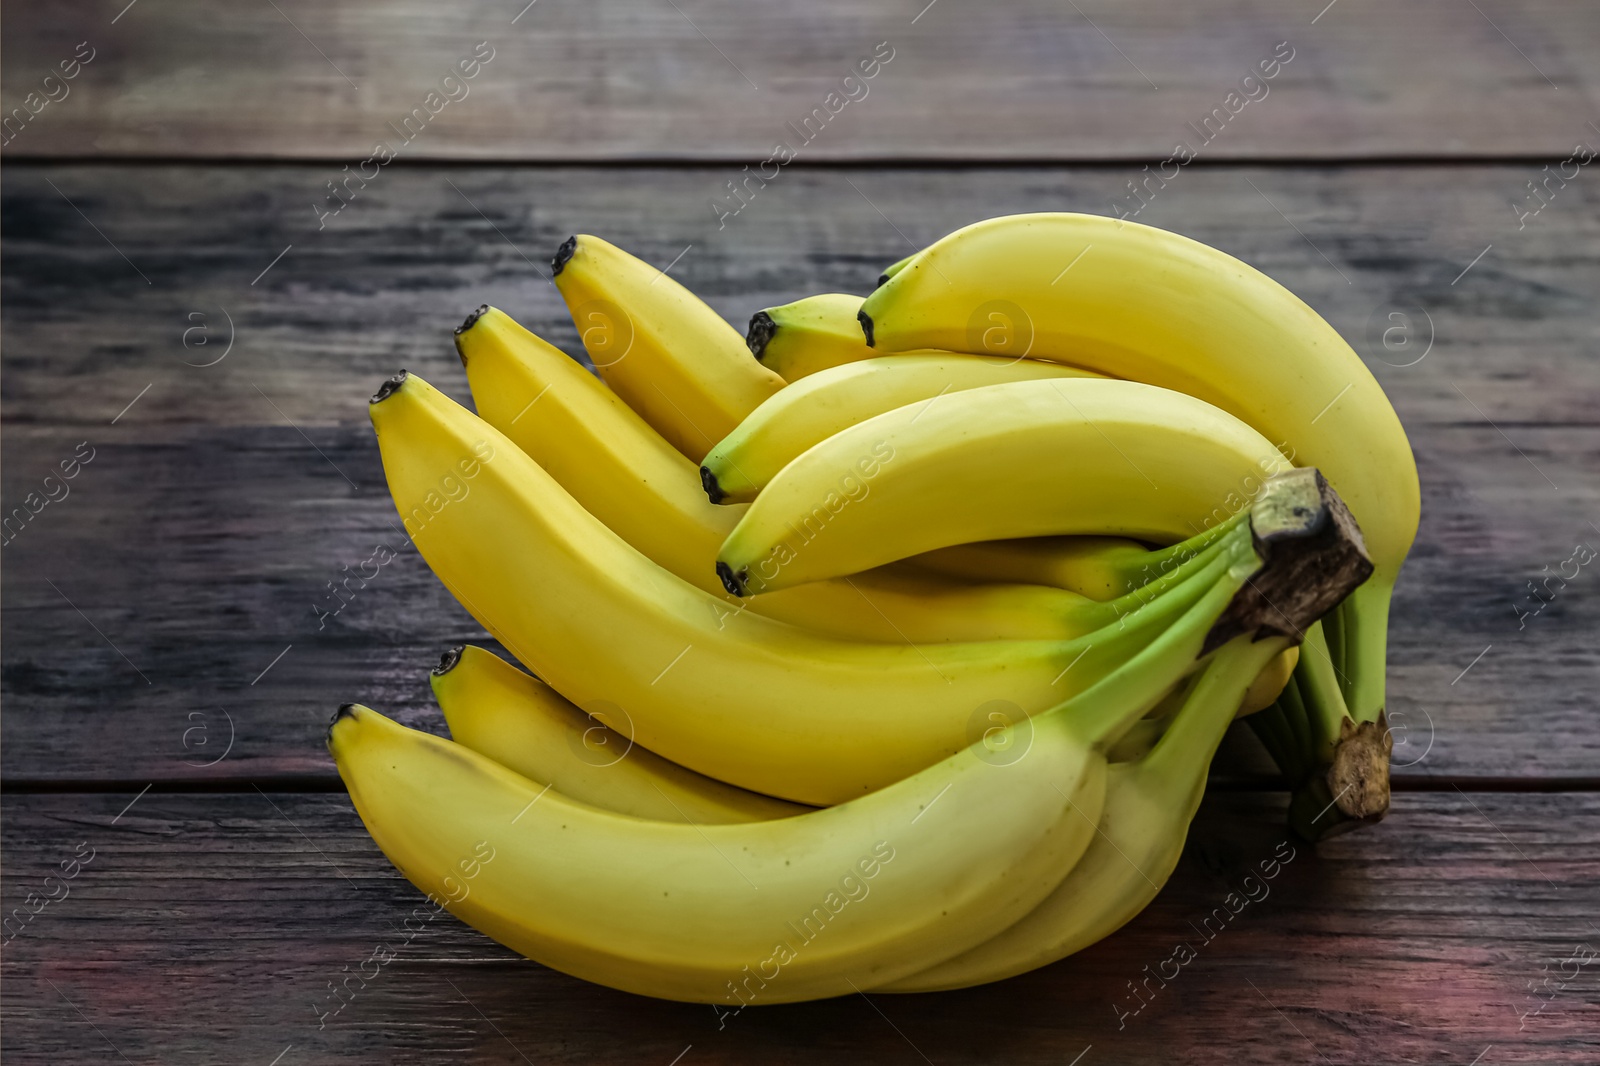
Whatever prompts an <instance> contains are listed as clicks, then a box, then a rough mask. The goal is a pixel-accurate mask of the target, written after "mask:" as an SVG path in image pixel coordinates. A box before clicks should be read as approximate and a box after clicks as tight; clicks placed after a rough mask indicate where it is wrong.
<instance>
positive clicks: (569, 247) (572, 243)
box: [550, 237, 578, 275]
mask: <svg viewBox="0 0 1600 1066" xmlns="http://www.w3.org/2000/svg"><path fill="white" fill-rule="evenodd" d="M577 251H578V238H576V237H568V238H567V239H566V240H564V241H562V242H561V247H560V248H557V249H556V254H555V258H553V259H551V260H550V273H551V274H552V275H554V274H559V273H561V268H562V267H564V266H566V265H567V263H568V262H569V261H570V260H571V259H572V257H573V256H574V255H575V254H577Z"/></svg>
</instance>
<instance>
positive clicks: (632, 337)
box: [550, 233, 783, 463]
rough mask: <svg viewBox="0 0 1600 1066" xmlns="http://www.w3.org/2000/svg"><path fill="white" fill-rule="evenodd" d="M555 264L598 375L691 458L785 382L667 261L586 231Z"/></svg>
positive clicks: (564, 249) (566, 245) (558, 281)
mask: <svg viewBox="0 0 1600 1066" xmlns="http://www.w3.org/2000/svg"><path fill="white" fill-rule="evenodd" d="M550 265H551V269H552V271H553V272H554V275H555V283H556V288H557V289H560V290H561V298H562V299H563V300H565V301H566V303H567V309H568V310H569V311H571V312H572V321H573V322H574V323H575V324H576V325H577V327H578V334H579V336H580V337H582V339H583V346H584V348H585V349H586V350H587V351H588V353H589V358H590V359H591V360H592V361H593V362H594V365H595V369H597V370H599V372H600V376H601V377H603V378H604V379H605V381H606V384H608V385H610V386H611V388H612V389H613V390H614V391H615V392H616V393H617V395H618V396H621V397H622V398H623V400H625V401H627V404H628V406H629V407H632V408H633V409H634V410H635V411H638V412H639V413H640V414H641V415H643V416H644V418H645V420H646V421H647V422H649V423H650V424H651V425H652V426H654V427H655V428H656V429H657V430H658V431H659V432H660V433H661V435H662V436H663V437H666V438H667V440H669V441H671V442H672V445H673V447H675V448H677V449H678V450H679V451H680V452H682V453H683V454H684V455H686V456H688V457H689V458H690V459H692V460H694V461H695V462H697V463H698V462H699V461H700V459H701V458H702V457H703V456H704V455H705V453H706V451H707V449H709V448H710V447H711V446H712V445H713V444H715V443H716V442H717V441H719V440H721V439H722V438H723V437H725V436H727V435H728V434H729V433H730V432H731V431H732V430H733V427H734V426H737V425H738V424H739V422H740V420H741V419H743V418H744V416H745V415H747V414H749V413H750V412H751V411H753V410H755V408H756V406H757V405H759V404H760V403H761V401H762V400H765V399H766V398H767V397H768V396H771V395H772V394H773V393H775V392H777V391H778V390H779V389H781V388H782V387H783V379H782V378H781V377H779V376H778V375H777V374H774V373H773V372H772V371H770V370H767V369H766V368H764V367H762V366H761V365H760V364H759V363H756V362H753V361H752V360H751V359H750V357H749V353H748V352H747V351H746V350H745V347H744V345H743V344H742V343H741V342H740V339H739V334H738V332H737V331H735V330H734V328H733V327H732V326H730V325H728V323H727V322H725V321H723V319H722V317H721V316H720V315H718V314H717V313H716V312H715V311H713V310H711V308H709V307H707V306H706V305H705V304H704V303H703V302H702V301H701V300H700V298H699V297H697V296H696V295H695V294H694V293H692V292H690V291H689V290H688V289H686V288H684V287H683V286H682V285H680V284H678V283H677V282H676V281H674V280H673V279H672V278H670V277H668V276H667V273H666V271H665V270H657V269H656V268H655V267H653V266H651V265H650V264H649V263H646V262H644V261H643V260H640V259H637V258H635V257H634V256H631V255H629V254H628V253H627V252H624V251H623V250H622V249H620V248H617V247H616V246H614V245H611V244H608V243H606V242H605V241H603V240H601V239H600V238H598V237H591V236H589V235H588V234H583V233H580V234H579V235H577V236H576V237H569V238H567V240H566V242H565V243H563V244H562V245H561V248H560V250H559V251H557V252H556V256H555V258H554V259H553V260H552V261H551V264H550ZM708 381H709V382H712V383H714V384H715V386H716V387H715V388H714V389H707V388H705V387H704V383H705V382H708Z"/></svg>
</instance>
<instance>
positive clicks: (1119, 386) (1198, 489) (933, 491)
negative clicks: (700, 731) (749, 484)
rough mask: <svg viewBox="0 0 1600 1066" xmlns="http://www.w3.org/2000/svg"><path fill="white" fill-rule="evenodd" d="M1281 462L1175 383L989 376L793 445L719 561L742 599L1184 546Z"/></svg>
mask: <svg viewBox="0 0 1600 1066" xmlns="http://www.w3.org/2000/svg"><path fill="white" fill-rule="evenodd" d="M919 262H920V260H919ZM911 269H916V267H915V265H913V267H912V268H911ZM1288 465H1289V464H1288V462H1287V461H1286V460H1285V459H1284V458H1283V456H1282V455H1280V454H1279V452H1278V450H1277V449H1276V448H1274V447H1273V446H1272V444H1271V443H1270V442H1269V441H1268V440H1267V439H1266V438H1265V437H1263V436H1262V435H1261V434H1259V433H1257V432H1256V431H1255V430H1253V429H1251V428H1250V427H1249V426H1247V425H1246V424H1245V423H1243V422H1241V421H1239V420H1238V419H1237V418H1234V417H1233V416H1232V415H1230V414H1227V413H1226V412H1224V411H1221V410H1219V409H1217V408H1215V407H1212V406H1211V405H1210V404H1207V403H1206V402H1204V401H1203V400H1198V399H1196V398H1194V397H1193V396H1189V395H1186V394H1184V393H1181V392H1173V391H1170V390H1167V389H1160V388H1156V387H1155V386H1152V385H1143V384H1140V383H1138V382H1133V381H1118V380H1114V379H1109V378H1105V379H1096V378H1067V379H1062V380H1048V379H1047V380H1042V381H1018V382H1012V383H1010V384H1005V385H990V386H987V387H984V388H979V389H972V390H969V391H967V392H958V393H954V394H952V395H949V396H942V397H939V398H938V399H937V400H936V401H935V402H933V403H931V404H912V405H910V406H907V407H901V408H898V409H896V410H894V411H890V412H888V413H886V414H882V415H878V416H877V417H875V418H870V419H868V420H867V421H865V422H861V423H859V424H857V425H855V426H852V427H850V428H849V429H846V430H844V431H842V432H840V433H837V434H835V435H834V436H832V437H830V438H828V439H827V440H826V441H824V442H822V443H821V444H818V445H816V446H815V447H813V448H811V449H810V450H809V451H807V452H805V453H804V454H802V455H801V456H800V457H799V458H797V459H795V460H794V461H793V462H791V463H790V464H789V465H788V466H786V467H785V468H784V469H783V470H782V471H781V472H780V473H779V474H778V475H777V476H776V477H775V478H773V479H772V481H771V482H769V483H768V485H767V487H766V488H765V489H763V490H762V492H761V495H760V496H759V497H758V498H757V499H756V501H755V502H754V503H752V504H751V505H750V509H749V510H747V511H746V512H745V513H744V516H743V517H742V518H740V520H739V524H738V525H737V526H736V527H734V530H733V532H732V533H730V534H729V535H728V539H727V540H725V541H724V542H723V544H722V549H721V551H719V552H718V554H717V569H718V572H719V573H721V574H722V579H723V582H724V584H726V585H727V587H728V591H730V592H735V593H740V594H744V593H747V592H756V591H770V590H773V589H781V588H787V587H790V586H793V585H797V584H801V583H803V582H806V581H815V580H817V579H819V578H825V577H836V576H838V575H840V574H849V573H854V572H856V571H858V570H865V569H867V568H868V567H873V566H877V565H879V564H881V563H886V562H890V561H893V560H895V559H903V558H905V557H907V556H909V555H915V554H917V553H919V552H925V551H930V550H932V549H934V548H941V547H944V546H946V545H950V544H961V543H965V542H968V541H981V540H995V539H1004V538H1009V537H1029V536H1037V535H1044V534H1061V533H1086V534H1099V535H1105V534H1109V535H1116V536H1123V537H1134V538H1138V539H1141V540H1150V541H1156V542H1160V543H1170V542H1173V541H1181V540H1183V539H1184V538H1185V537H1187V536H1190V535H1193V534H1196V533H1199V532H1200V529H1201V524H1202V523H1205V522H1206V521H1207V519H1208V517H1212V516H1215V518H1216V519H1217V520H1219V521H1221V520H1226V519H1227V518H1229V517H1233V515H1235V514H1240V513H1243V510H1242V509H1243V508H1245V507H1247V506H1248V501H1250V500H1251V499H1252V498H1253V497H1254V496H1255V495H1256V494H1257V493H1258V492H1259V491H1260V490H1261V486H1262V484H1263V481H1264V479H1265V478H1268V477H1270V476H1272V475H1273V474H1276V473H1278V472H1280V471H1282V470H1285V469H1287V468H1288ZM1230 512H1232V513H1230Z"/></svg>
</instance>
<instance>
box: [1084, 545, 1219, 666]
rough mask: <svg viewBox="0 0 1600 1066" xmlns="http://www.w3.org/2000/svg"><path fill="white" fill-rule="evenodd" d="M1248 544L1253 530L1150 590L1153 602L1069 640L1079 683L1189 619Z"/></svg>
mask: <svg viewBox="0 0 1600 1066" xmlns="http://www.w3.org/2000/svg"><path fill="white" fill-rule="evenodd" d="M1248 549H1249V538H1248V536H1245V535H1242V534H1241V535H1239V536H1237V537H1235V538H1232V539H1230V540H1226V541H1224V542H1222V543H1221V544H1219V545H1217V548H1216V550H1215V551H1211V552H1209V553H1207V555H1206V556H1205V557H1204V558H1202V559H1201V560H1199V562H1200V563H1201V564H1203V565H1202V566H1201V567H1200V569H1199V570H1198V572H1194V573H1188V574H1185V575H1183V579H1182V580H1180V581H1178V582H1177V583H1176V586H1175V587H1170V588H1167V589H1166V590H1165V592H1164V593H1163V594H1162V595H1158V596H1154V597H1148V596H1147V597H1146V598H1147V600H1148V602H1144V603H1140V604H1138V605H1137V606H1136V607H1135V608H1134V609H1133V610H1131V611H1125V612H1111V611H1107V612H1106V617H1105V623H1104V624H1103V625H1102V626H1100V627H1099V628H1098V629H1096V630H1095V631H1094V632H1092V633H1088V634H1086V635H1084V636H1082V637H1078V638H1076V639H1075V640H1072V641H1069V642H1067V643H1066V644H1065V645H1064V646H1063V649H1062V653H1063V655H1064V656H1065V657H1066V658H1067V664H1068V665H1067V667H1066V671H1064V672H1063V673H1064V674H1065V673H1067V672H1070V674H1071V676H1072V678H1073V680H1074V681H1075V682H1076V683H1077V685H1078V686H1086V685H1090V684H1094V683H1096V682H1098V681H1100V680H1101V679H1103V678H1105V677H1106V676H1107V675H1109V674H1111V673H1112V672H1114V671H1116V670H1118V669H1119V668H1121V666H1122V665H1123V663H1125V662H1127V661H1128V659H1129V658H1130V656H1131V654H1132V653H1131V651H1130V649H1131V648H1134V647H1137V646H1140V645H1143V644H1146V643H1148V642H1149V641H1150V640H1152V639H1153V637H1152V634H1157V633H1161V632H1164V631H1166V630H1167V629H1168V628H1170V627H1172V626H1174V625H1186V624H1188V614H1189V613H1190V612H1191V611H1192V610H1193V609H1194V606H1195V604H1196V602H1197V601H1199V600H1200V599H1201V598H1202V597H1203V596H1204V595H1205V594H1206V592H1207V590H1208V589H1211V588H1212V587H1213V586H1215V585H1216V584H1217V582H1218V581H1219V580H1224V579H1225V577H1226V575H1227V574H1228V572H1229V570H1230V568H1231V567H1233V565H1234V563H1235V561H1236V559H1237V557H1238V553H1239V552H1241V551H1248ZM1113 602H1120V601H1113ZM1105 606H1108V607H1109V606H1110V605H1109V604H1107V605H1105ZM1173 680H1176V678H1173ZM1079 691H1082V688H1081V687H1080V688H1079Z"/></svg>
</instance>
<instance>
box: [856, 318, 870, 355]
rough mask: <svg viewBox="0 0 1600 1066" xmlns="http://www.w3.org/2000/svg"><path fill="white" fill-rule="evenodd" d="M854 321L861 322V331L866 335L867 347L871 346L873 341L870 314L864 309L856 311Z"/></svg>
mask: <svg viewBox="0 0 1600 1066" xmlns="http://www.w3.org/2000/svg"><path fill="white" fill-rule="evenodd" d="M856 321H857V322H859V323H861V332H862V333H864V334H866V336H867V347H868V348H871V347H873V343H872V316H871V315H869V314H867V313H866V312H865V311H857V312H856Z"/></svg>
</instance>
